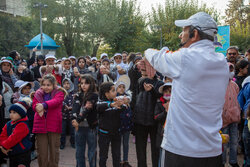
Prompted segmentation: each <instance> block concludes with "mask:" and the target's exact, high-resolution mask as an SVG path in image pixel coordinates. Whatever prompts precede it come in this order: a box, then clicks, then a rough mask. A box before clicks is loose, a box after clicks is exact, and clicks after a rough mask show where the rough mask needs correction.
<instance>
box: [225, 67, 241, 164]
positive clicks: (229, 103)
mask: <svg viewBox="0 0 250 167" xmlns="http://www.w3.org/2000/svg"><path fill="white" fill-rule="evenodd" d="M228 65H229V76H230V78H229V82H228V85H227V91H226V95H225V103H224V106H223V112H222V121H223V125H222V129H221V131H222V133H224V134H228V135H229V136H230V140H229V144H224V145H223V153H222V162H223V164H226V162H227V148H228V147H229V148H230V151H229V164H230V165H231V166H232V167H239V165H238V162H237V147H238V123H239V122H240V113H241V111H240V105H239V102H238V101H237V96H238V93H239V87H238V85H237V84H236V83H235V82H234V81H232V79H233V77H234V65H233V64H232V63H228Z"/></svg>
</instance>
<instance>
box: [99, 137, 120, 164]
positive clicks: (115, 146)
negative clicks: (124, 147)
mask: <svg viewBox="0 0 250 167" xmlns="http://www.w3.org/2000/svg"><path fill="white" fill-rule="evenodd" d="M110 143H111V153H112V160H113V167H120V158H121V135H119V134H117V135H109V134H103V133H101V132H99V140H98V144H99V148H100V150H99V157H100V160H99V167H106V163H107V159H108V152H109V144H110Z"/></svg>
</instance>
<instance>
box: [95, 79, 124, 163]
mask: <svg viewBox="0 0 250 167" xmlns="http://www.w3.org/2000/svg"><path fill="white" fill-rule="evenodd" d="M115 97H116V91H115V85H114V84H113V83H111V82H104V83H102V84H101V86H100V91H99V98H100V101H98V103H97V111H98V113H99V140H98V144H99V148H100V150H99V157H100V160H99V167H106V162H107V159H108V150H109V144H110V143H111V152H112V158H113V167H120V157H121V156H120V155H121V153H120V151H121V135H120V131H119V129H120V126H121V121H120V113H121V112H122V111H124V110H125V109H126V107H125V106H123V104H124V101H123V100H122V99H117V100H116V101H115V102H114V101H113V100H114V99H115Z"/></svg>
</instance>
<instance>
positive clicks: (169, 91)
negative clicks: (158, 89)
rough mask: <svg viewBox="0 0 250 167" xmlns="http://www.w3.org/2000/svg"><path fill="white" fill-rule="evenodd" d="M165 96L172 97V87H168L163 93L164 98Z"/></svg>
mask: <svg viewBox="0 0 250 167" xmlns="http://www.w3.org/2000/svg"><path fill="white" fill-rule="evenodd" d="M164 95H171V87H168V88H166V89H165V90H164V91H163V96H164Z"/></svg>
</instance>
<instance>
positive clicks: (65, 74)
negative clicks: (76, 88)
mask: <svg viewBox="0 0 250 167" xmlns="http://www.w3.org/2000/svg"><path fill="white" fill-rule="evenodd" d="M62 66H63V71H62V81H63V80H64V79H65V78H69V79H70V80H71V82H74V74H73V70H72V62H71V60H70V59H65V60H64V61H63V62H62Z"/></svg>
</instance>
